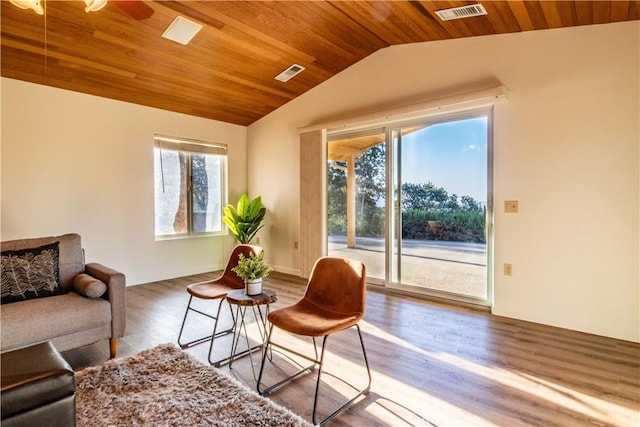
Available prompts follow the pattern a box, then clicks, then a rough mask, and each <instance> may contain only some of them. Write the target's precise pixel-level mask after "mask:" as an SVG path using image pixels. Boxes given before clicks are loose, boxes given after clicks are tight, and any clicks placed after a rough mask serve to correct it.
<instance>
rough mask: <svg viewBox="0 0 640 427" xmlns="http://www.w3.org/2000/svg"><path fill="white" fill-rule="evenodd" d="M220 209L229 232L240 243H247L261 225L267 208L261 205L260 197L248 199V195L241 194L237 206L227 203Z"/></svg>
mask: <svg viewBox="0 0 640 427" xmlns="http://www.w3.org/2000/svg"><path fill="white" fill-rule="evenodd" d="M222 211H223V213H224V216H223V217H222V220H223V221H224V223H225V224H227V227H229V231H230V232H231V234H233V235H234V236H235V237H236V239H238V242H240V243H241V244H247V243H249V242H250V241H251V239H253V237H254V236H255V235H256V233H257V232H258V230H260V229H261V228H262V227H263V225H264V224H262V220H263V219H264V215H265V214H266V212H267V209H266V208H264V207H262V197H260V196H258V197H256V198H255V199H253V200H249V197H247V195H246V194H243V195H242V196H240V200H238V205H237V206H234V205H233V204H231V203H229V204H228V205H227V206H225V207H224V208H223V209H222Z"/></svg>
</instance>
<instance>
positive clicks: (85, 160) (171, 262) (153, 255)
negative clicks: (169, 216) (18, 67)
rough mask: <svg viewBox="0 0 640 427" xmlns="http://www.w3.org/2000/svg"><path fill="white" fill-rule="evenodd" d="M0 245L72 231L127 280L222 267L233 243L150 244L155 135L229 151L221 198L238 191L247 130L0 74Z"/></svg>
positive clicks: (91, 255) (90, 254)
mask: <svg viewBox="0 0 640 427" xmlns="http://www.w3.org/2000/svg"><path fill="white" fill-rule="evenodd" d="M1 84H2V90H1V97H2V98H1V99H2V181H1V182H2V223H1V233H2V235H1V237H2V240H11V239H17V238H26V237H37V236H45V235H47V236H48V235H57V234H61V233H68V232H76V233H79V234H80V235H81V236H82V242H83V246H84V248H85V253H86V260H87V262H92V261H96V262H100V263H102V264H105V265H107V266H109V267H112V268H115V269H117V270H119V271H122V272H123V273H125V275H126V278H127V283H128V284H130V285H131V284H139V283H145V282H149V281H155V280H160V279H167V278H172V277H178V276H184V275H189V274H195V273H201V272H206V271H212V270H216V269H219V268H221V267H222V266H224V264H225V263H226V260H227V256H228V254H229V251H230V250H231V247H232V246H233V240H232V239H230V238H229V237H205V238H194V239H179V240H165V241H155V239H154V213H153V210H154V201H153V135H154V133H161V134H166V135H175V136H181V137H188V138H195V139H203V140H209V141H215V142H223V143H226V144H228V146H229V156H228V170H229V196H230V199H234V198H237V197H238V196H239V195H240V194H241V193H242V192H243V191H245V189H246V184H247V180H246V161H245V159H246V127H243V126H236V125H231V124H228V123H223V122H217V121H213V120H206V119H202V118H197V117H192V116H187V115H183V114H177V113H171V112H167V111H162V110H157V109H153V108H148V107H143V106H139V105H134V104H128V103H124V102H118V101H113V100H109V99H105V98H99V97H95V96H89V95H84V94H80V93H75V92H70V91H65V90H60V89H55V88H51V87H46V86H40V85H35V84H31V83H26V82H21V81H17V80H11V79H6V78H3V79H2V81H1Z"/></svg>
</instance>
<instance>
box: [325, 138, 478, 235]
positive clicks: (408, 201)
mask: <svg viewBox="0 0 640 427" xmlns="http://www.w3.org/2000/svg"><path fill="white" fill-rule="evenodd" d="M384 164H385V152H384V146H383V145H377V146H375V147H373V148H370V149H369V150H367V151H365V152H364V153H363V154H362V155H361V156H360V157H359V158H358V159H357V160H356V164H355V170H356V235H358V236H361V237H383V236H384V206H380V203H379V201H381V200H384V199H385V180H384V172H385V170H384ZM327 175H328V176H327V179H328V186H327V187H328V231H329V234H330V235H345V234H346V229H347V174H346V165H344V164H340V162H337V163H336V164H334V165H330V167H329V168H328V173H327ZM484 214H485V208H484V206H482V204H481V203H480V202H478V201H476V200H475V199H474V198H472V197H470V196H461V197H459V196H458V195H457V194H449V193H448V192H447V191H446V190H445V189H444V188H442V187H438V186H436V185H434V184H433V183H431V182H429V183H426V184H414V183H403V184H402V238H403V239H423V240H449V241H462V242H477V243H485V235H484Z"/></svg>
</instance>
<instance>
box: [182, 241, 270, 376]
mask: <svg viewBox="0 0 640 427" xmlns="http://www.w3.org/2000/svg"><path fill="white" fill-rule="evenodd" d="M262 252H263V250H262V248H261V247H260V246H255V245H238V246H236V247H235V248H234V249H233V251H232V252H231V255H230V256H229V261H228V262H227V267H226V268H225V270H224V272H223V273H222V275H221V276H220V277H218V278H217V279H214V280H210V281H208V282H200V283H194V284H192V285H189V286H187V292H188V293H189V303H188V304H187V309H186V311H185V313H184V319H183V320H182V326H180V333H179V334H178V345H179V346H180V347H181V348H183V349H185V348H189V347H193V346H194V345H198V344H202V343H204V342H207V341H209V340H210V341H211V345H210V346H209V363H211V364H212V365H217V366H220V364H221V363H222V362H223V361H224V360H227V359H228V358H226V359H221V360H218V361H212V360H211V354H212V353H213V342H214V341H215V339H216V338H218V337H220V336H223V335H227V334H229V333H231V332H232V331H233V325H232V326H231V327H230V328H229V329H226V330H224V331H218V320H219V318H220V310H221V309H222V305H223V303H224V302H225V301H226V297H227V293H228V292H229V291H232V290H234V289H244V281H243V280H242V279H241V278H239V277H238V276H237V275H236V273H234V272H233V271H231V269H232V268H234V267H235V266H237V265H238V258H239V257H240V254H243V255H244V256H245V257H249V256H250V254H251V253H254V254H256V255H260V254H261V253H262ZM194 297H195V298H199V299H202V300H217V301H218V310H217V312H216V315H215V316H214V315H212V314H209V313H205V312H204V311H200V310H198V309H195V308H192V307H191V302H192V301H193V298H194ZM227 306H228V307H229V311H231V307H230V306H229V304H228V303H227ZM190 311H193V312H195V313H197V314H200V315H202V316H206V317H209V318H211V319H213V320H214V323H213V332H212V333H211V335H207V336H204V337H201V338H197V339H194V340H192V341H189V342H187V343H182V333H183V331H184V326H185V323H186V322H187V316H188V315H189V312H190ZM232 316H233V313H232Z"/></svg>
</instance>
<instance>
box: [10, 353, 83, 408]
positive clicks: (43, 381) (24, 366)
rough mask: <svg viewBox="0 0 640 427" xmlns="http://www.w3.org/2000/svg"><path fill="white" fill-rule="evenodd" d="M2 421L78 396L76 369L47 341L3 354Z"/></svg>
mask: <svg viewBox="0 0 640 427" xmlns="http://www.w3.org/2000/svg"><path fill="white" fill-rule="evenodd" d="M1 364H2V393H1V394H2V399H1V401H2V419H5V418H8V417H10V416H12V415H15V414H19V413H22V412H25V411H28V410H30V409H33V408H37V407H40V406H43V405H46V404H48V403H51V402H55V401H57V400H59V399H62V398H64V397H66V396H69V395H73V394H74V393H75V379H74V373H73V369H71V367H70V366H69V364H68V363H67V361H66V360H64V358H63V357H62V356H61V355H60V353H58V351H57V350H56V348H55V347H54V346H53V345H52V344H51V343H50V342H45V343H42V344H36V345H34V346H31V347H26V348H22V349H19V350H14V351H10V352H7V353H3V354H2V360H1Z"/></svg>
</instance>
